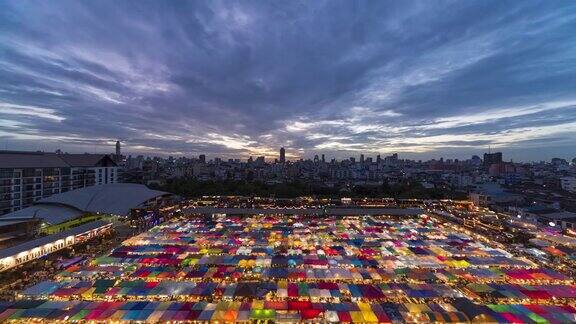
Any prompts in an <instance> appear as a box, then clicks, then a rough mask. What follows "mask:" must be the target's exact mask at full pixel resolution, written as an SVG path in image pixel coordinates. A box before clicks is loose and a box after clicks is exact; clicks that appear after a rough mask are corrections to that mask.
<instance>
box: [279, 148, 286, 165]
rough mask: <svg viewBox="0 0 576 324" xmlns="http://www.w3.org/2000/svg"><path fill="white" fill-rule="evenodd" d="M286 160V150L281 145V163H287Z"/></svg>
mask: <svg viewBox="0 0 576 324" xmlns="http://www.w3.org/2000/svg"><path fill="white" fill-rule="evenodd" d="M285 162H286V150H285V149H284V148H283V147H281V148H280V163H285Z"/></svg>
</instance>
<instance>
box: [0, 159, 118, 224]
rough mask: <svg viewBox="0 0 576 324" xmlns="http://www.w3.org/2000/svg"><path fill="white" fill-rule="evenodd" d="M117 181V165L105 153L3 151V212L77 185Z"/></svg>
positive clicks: (0, 175)
mask: <svg viewBox="0 0 576 324" xmlns="http://www.w3.org/2000/svg"><path fill="white" fill-rule="evenodd" d="M116 182H118V166H117V164H116V163H115V162H114V160H113V159H112V157H110V156H108V155H104V154H55V153H44V152H16V151H2V152H0V215H1V214H6V213H9V212H12V211H16V210H20V209H22V208H25V207H29V206H31V205H32V204H33V203H34V202H36V201H38V200H40V199H42V198H46V197H49V196H52V195H53V194H58V193H62V192H66V191H70V190H74V189H80V188H84V187H88V186H94V185H102V184H107V183H116Z"/></svg>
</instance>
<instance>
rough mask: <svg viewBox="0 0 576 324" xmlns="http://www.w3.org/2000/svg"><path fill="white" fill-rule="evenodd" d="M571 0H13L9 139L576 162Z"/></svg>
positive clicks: (3, 141) (6, 114) (5, 45)
mask: <svg viewBox="0 0 576 324" xmlns="http://www.w3.org/2000/svg"><path fill="white" fill-rule="evenodd" d="M574 9H576V4H575V3H573V2H564V1H558V2H544V3H543V2H535V1H526V2H491V1H486V2H462V3H448V2H435V3H432V2H410V3H401V2H385V3H382V2H362V3H350V2H315V3H308V2H289V3H280V2H271V3H261V2H232V3H220V2H207V3H187V2H179V3H172V4H168V3H163V2H121V3H115V2H107V1H100V2H97V3H88V2H67V1H61V2H57V3H36V2H26V1H5V2H3V3H2V4H0V21H2V23H0V25H1V26H2V28H1V31H0V41H1V42H0V44H1V45H0V59H1V60H0V149H8V150H32V151H35V150H44V151H55V150H56V149H62V150H63V151H69V152H73V153H82V152H90V153H92V152H98V153H112V152H113V151H114V144H115V143H116V141H117V140H120V141H121V142H122V149H123V151H124V152H126V153H132V154H145V155H148V156H154V155H158V156H168V155H174V156H198V155H200V154H206V155H208V156H209V157H215V156H221V157H223V158H228V157H240V158H247V157H248V156H250V155H251V156H261V155H264V156H266V157H268V158H275V157H278V149H279V148H280V147H285V148H286V159H287V160H292V159H295V158H300V157H302V158H312V157H313V156H314V155H316V154H317V155H319V156H321V155H322V154H325V155H326V158H327V159H328V160H329V159H331V158H332V157H335V158H338V159H345V158H347V157H350V156H356V157H359V156H360V154H364V155H365V156H366V157H367V156H372V157H373V158H375V156H376V155H377V154H380V155H382V156H386V155H390V154H392V153H399V154H400V155H401V157H405V158H408V159H415V160H419V159H421V160H428V159H432V158H436V159H438V158H440V157H444V158H458V159H467V158H470V157H471V156H472V155H479V156H481V155H482V153H484V152H486V151H488V147H489V146H490V147H492V149H493V150H494V151H502V152H503V153H504V156H505V159H506V160H509V159H513V160H514V161H524V162H528V161H541V160H550V159H551V158H552V157H560V158H565V159H568V160H572V159H573V158H574V157H575V156H576V145H575V144H574V143H576V95H574V93H573V89H575V88H576V78H575V74H576V69H575V67H576V64H575V62H574V58H573V57H574V51H575V50H576V39H575V38H574V37H573V35H572V34H573V33H572V31H573V30H575V29H576V16H574V15H573V14H571V13H572V12H574ZM47 26H49V28H47Z"/></svg>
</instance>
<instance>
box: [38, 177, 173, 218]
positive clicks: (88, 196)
mask: <svg viewBox="0 0 576 324" xmlns="http://www.w3.org/2000/svg"><path fill="white" fill-rule="evenodd" d="M165 195H169V193H167V192H163V191H157V190H151V189H148V187H146V186H144V185H141V184H134V183H112V184H105V185H99V186H91V187H86V188H82V189H78V190H72V191H68V192H65V193H61V194H58V195H54V196H50V197H48V198H44V199H42V200H40V201H39V203H40V204H44V205H45V204H58V205H63V206H70V207H73V208H76V209H78V210H81V211H84V212H98V213H107V214H114V215H127V214H128V213H129V212H130V209H133V208H138V207H140V206H142V205H143V204H144V203H145V202H147V201H149V200H151V199H154V198H157V197H161V196H165Z"/></svg>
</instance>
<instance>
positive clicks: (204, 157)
mask: <svg viewBox="0 0 576 324" xmlns="http://www.w3.org/2000/svg"><path fill="white" fill-rule="evenodd" d="M198 160H200V163H206V155H204V154H200V155H198Z"/></svg>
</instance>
